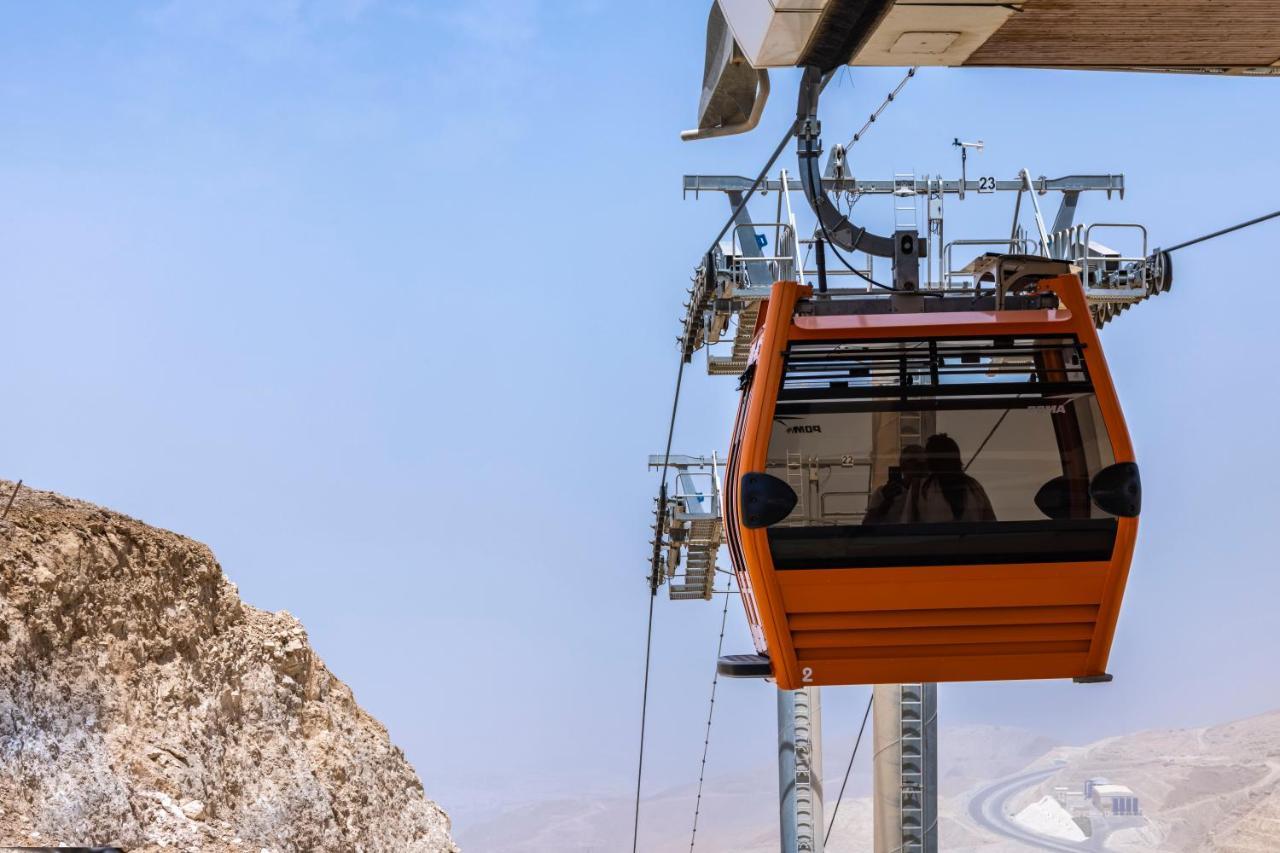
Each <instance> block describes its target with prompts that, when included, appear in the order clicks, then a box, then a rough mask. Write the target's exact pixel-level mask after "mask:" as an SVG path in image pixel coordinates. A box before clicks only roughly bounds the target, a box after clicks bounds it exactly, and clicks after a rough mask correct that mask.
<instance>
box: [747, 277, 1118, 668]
mask: <svg viewBox="0 0 1280 853" xmlns="http://www.w3.org/2000/svg"><path fill="white" fill-rule="evenodd" d="M1040 288H1041V289H1042V290H1047V291H1052V292H1054V293H1055V294H1057V296H1058V298H1059V304H1060V307H1059V308H1057V309H1049V310H1018V311H998V312H997V311H990V312H979V311H974V312H948V313H942V312H940V313H932V314H876V315H852V316H818V317H810V316H804V317H797V316H795V307H796V303H797V301H798V300H799V299H801V298H803V297H805V296H808V295H809V294H810V288H808V287H805V286H802V285H799V284H797V283H795V282H779V283H777V284H775V285H774V287H773V291H772V293H771V295H770V298H769V300H768V302H767V304H766V305H765V306H764V308H763V309H762V311H761V317H762V322H761V323H760V325H759V327H758V329H757V333H756V340H755V343H754V345H753V348H752V353H751V360H750V363H751V364H753V365H754V370H755V372H754V376H753V377H752V379H751V383H750V386H749V387H748V388H747V389H746V390H745V391H744V392H743V399H742V401H741V405H740V409H739V413H738V422H737V424H736V425H735V435H734V440H733V450H732V451H731V458H730V464H729V468H728V473H729V475H730V477H731V478H732V479H731V481H730V482H727V483H726V484H725V491H726V494H727V496H728V497H729V499H728V500H727V501H726V503H725V511H726V519H725V523H726V528H727V529H728V531H729V538H730V544H731V550H733V552H734V563H735V568H736V571H737V575H738V581H739V586H740V589H741V590H742V597H743V603H744V605H745V607H746V611H747V616H748V621H749V622H750V623H751V627H752V633H753V635H754V636H755V640H756V645H757V649H758V650H759V651H760V652H761V653H762V654H767V655H768V656H769V658H770V662H771V664H772V667H773V674H774V677H775V679H776V680H777V684H778V687H779V688H782V689H788V690H790V689H796V688H799V687H802V686H805V685H806V684H818V685H823V684H869V683H898V682H916V681H985V680H1005V679H1022V678H1069V677H1089V676H1098V675H1101V674H1103V673H1104V672H1105V669H1106V665H1107V660H1108V657H1109V656H1110V652H1111V644H1112V640H1113V637H1114V634H1115V626H1116V621H1117V619H1118V617H1119V612H1120V603H1121V599H1122V597H1123V594H1124V588H1125V583H1126V580H1127V578H1128V572H1129V563H1130V561H1131V559H1132V556H1133V549H1134V543H1135V540H1136V536H1137V526H1138V525H1137V519H1134V518H1121V519H1118V529H1117V533H1116V540H1115V547H1114V550H1113V552H1112V556H1111V559H1110V560H1109V561H1105V562H1087V563H1034V564H1015V565H968V566H966V565H961V566H919V567H906V568H898V567H895V568H891V569H858V570H845V569H809V570H804V569H801V570H788V571H786V572H778V571H776V570H775V569H774V567H773V561H772V557H771V554H770V550H769V543H768V537H767V532H766V531H765V530H763V529H756V530H753V529H748V528H746V527H743V526H742V525H741V523H740V520H739V518H738V509H737V503H738V502H737V500H736V495H737V490H738V481H739V480H740V478H741V476H742V475H743V474H744V473H746V472H749V471H764V469H765V459H766V452H767V450H768V445H769V440H770V436H771V433H772V423H773V415H774V408H775V405H776V402H777V394H778V388H779V386H780V384H781V373H782V369H783V354H784V353H785V351H786V349H787V345H788V343H789V342H791V341H819V340H850V339H858V338H876V339H881V340H883V339H886V338H903V339H908V340H910V339H919V338H928V337H937V336H944V335H945V336H947V337H963V336H987V335H992V336H994V335H1001V336H1007V335H1013V336H1038V335H1064V334H1072V335H1075V336H1076V337H1077V338H1078V339H1079V341H1080V342H1081V343H1082V344H1084V347H1083V352H1084V358H1085V363H1086V366H1087V368H1088V370H1089V375H1090V377H1091V379H1092V381H1093V384H1094V390H1095V394H1096V397H1097V400H1098V406H1099V409H1100V410H1101V412H1102V417H1103V420H1104V422H1105V424H1106V427H1107V434H1108V436H1109V438H1110V441H1111V445H1112V450H1113V453H1114V456H1115V461H1116V462H1132V461H1134V455H1133V446H1132V443H1131V442H1130V439H1129V431H1128V428H1127V427H1126V426H1125V422H1124V415H1123V414H1122V412H1121V409H1120V403H1119V400H1118V399H1117V397H1116V393H1115V387H1114V385H1113V384H1112V381H1111V375H1110V372H1109V371H1108V370H1107V365H1106V361H1105V359H1104V358H1103V355H1102V348H1101V345H1100V343H1099V340H1098V334H1097V330H1096V329H1095V328H1094V326H1093V322H1092V318H1091V315H1090V312H1089V308H1088V305H1087V303H1086V302H1085V297H1084V293H1083V291H1082V289H1081V285H1080V281H1079V279H1078V278H1077V277H1075V276H1060V277H1057V278H1052V279H1048V280H1046V281H1044V282H1042V283H1041V284H1040ZM975 620H976V623H975ZM983 622H988V623H990V624H982V623H983ZM1032 623H1034V624H1032ZM868 630H870V631H873V632H874V631H881V632H882V633H881V634H879V635H877V634H875V633H870V634H869V633H867V631H868ZM851 631H853V632H856V633H855V634H853V635H854V636H858V637H861V638H875V637H877V636H878V637H879V638H880V639H881V641H882V642H884V641H885V639H884V638H885V637H896V636H902V635H903V631H910V632H911V635H910V636H911V639H910V640H909V641H907V642H909V643H910V644H911V645H900V646H885V645H874V644H869V645H867V646H865V647H858V648H850V647H849V642H848V639H847V638H848V637H849V636H851V634H850V632H851ZM797 633H799V634H801V636H802V637H803V646H802V647H801V648H797V643H796V638H795V635H796V634H797ZM1020 636H1026V637H1027V638H1028V642H1027V644H1026V648H1027V650H1026V652H1025V653H1017V652H1011V651H1010V649H1016V648H1018V642H1019V637H1020ZM842 638H843V639H842ZM1032 640H1034V642H1033V641H1032ZM1086 642H1087V648H1085V644H1086ZM930 643H942V644H945V648H946V653H945V654H932V653H930V652H928V651H927V649H928V648H930V645H929V644H930ZM842 646H843V647H842ZM933 648H938V646H936V645H935V646H933Z"/></svg>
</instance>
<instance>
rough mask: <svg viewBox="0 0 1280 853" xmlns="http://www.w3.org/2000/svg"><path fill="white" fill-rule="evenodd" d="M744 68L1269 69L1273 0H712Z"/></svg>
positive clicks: (1277, 53) (1277, 28)
mask: <svg viewBox="0 0 1280 853" xmlns="http://www.w3.org/2000/svg"><path fill="white" fill-rule="evenodd" d="M718 2H719V4H720V7H721V9H722V10H723V12H724V16H725V19H726V20H727V22H728V25H729V27H730V28H731V29H732V31H733V34H734V37H735V39H736V40H737V43H738V45H739V46H740V47H741V50H742V53H743V54H744V56H745V58H746V60H747V61H748V62H749V63H750V64H751V65H752V66H754V67H755V68H769V67H786V66H794V65H812V64H817V65H825V66H827V67H833V66H834V65H838V64H845V63H847V64H850V65H863V66H873V65H893V66H903V65H937V66H952V67H960V66H981V67H994V66H1003V67H1017V68H1095V69H1135V70H1159V71H1191V72H1209V73H1236V74H1260V75H1270V74H1276V75H1280V14H1278V13H1277V3H1276V0H1023V2H1012V3H1008V2H1004V3H1002V2H994V0H718Z"/></svg>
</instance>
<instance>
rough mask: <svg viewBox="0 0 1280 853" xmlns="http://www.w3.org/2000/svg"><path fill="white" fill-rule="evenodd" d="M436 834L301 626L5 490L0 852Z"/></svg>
mask: <svg viewBox="0 0 1280 853" xmlns="http://www.w3.org/2000/svg"><path fill="white" fill-rule="evenodd" d="M12 489H13V484H12V483H4V482H0V494H2V495H3V496H4V497H3V500H0V509H3V506H4V503H5V501H7V500H8V497H9V494H10V492H11V491H12ZM449 830H450V827H449V820H448V818H447V817H446V815H445V814H444V812H443V811H442V810H441V809H440V808H439V807H438V806H436V804H435V803H433V802H431V801H430V800H429V799H427V797H426V796H425V794H424V793H423V788H422V784H421V783H420V782H419V780H418V777H417V774H415V772H414V770H413V768H412V767H410V765H409V764H408V762H406V761H405V758H404V755H403V754H402V753H401V752H400V750H399V749H397V748H396V747H394V746H393V745H392V744H391V742H390V740H389V738H388V736H387V732H386V730H385V729H384V728H383V727H382V726H381V725H380V724H379V723H378V721H377V720H375V719H373V718H372V717H371V716H369V715H368V714H367V713H365V712H364V711H363V710H362V709H361V708H360V707H359V705H357V704H356V701H355V698H354V697H353V696H352V693H351V690H350V689H349V688H348V687H347V686H346V685H345V684H343V683H342V682H341V681H339V680H338V679H337V678H335V677H334V676H333V675H332V674H331V673H330V672H329V671H328V670H327V669H326V668H325V666H324V664H323V663H322V662H321V661H320V659H319V658H318V657H317V656H316V654H315V652H314V651H312V649H311V647H310V645H309V644H308V642H307V636H306V633H305V631H304V630H303V628H302V625H301V624H299V623H298V621H297V620H296V619H294V618H293V617H292V616H290V615H289V614H288V613H285V612H280V613H267V612H264V611H261V610H257V609H255V608H253V607H250V606H248V605H246V604H244V603H242V602H241V601H240V598H239V596H238V594H237V591H236V588H235V586H234V585H233V584H231V583H230V582H228V581H227V579H226V578H225V577H224V576H223V574H222V570H221V568H220V567H219V565H218V563H217V561H216V560H215V559H214V556H213V554H212V553H211V552H210V551H209V549H208V548H206V547H205V546H204V545H201V544H199V543H197V542H193V541H191V540H189V539H185V538H183V537H181V536H178V535H176V534H173V533H169V532H167V531H163V530H157V529H155V528H152V527H148V526H147V525H145V524H142V523H140V522H138V521H135V520H134V519H131V518H127V517H125V516H122V515H119V514H117V513H113V512H110V511H108V510H105V509H102V508H100V507H96V506H93V505H90V504H87V503H84V502H81V501H76V500H70V499H67V498H63V497H61V496H59V495H56V494H52V493H49V492H39V491H32V490H29V489H27V488H26V487H23V488H22V489H21V490H19V492H18V495H17V499H16V501H15V502H14V504H13V506H12V508H11V509H10V511H9V513H8V515H7V517H6V518H5V519H4V520H3V521H0V846H3V845H7V844H14V845H17V844H27V845H32V846H37V845H40V846H43V845H56V844H61V845H107V844H114V845H119V846H122V847H126V848H128V849H129V850H131V851H132V850H147V851H156V850H160V849H162V848H166V847H167V848H169V849H179V850H211V851H230V850H236V851H245V850H252V851H255V853H256V851H258V850H261V849H264V848H265V849H268V850H271V851H280V853H283V851H307V853H311V851H366V853H374V851H384V850H385V851H391V850H395V851H404V850H408V851H419V853H435V852H436V851H454V850H456V847H455V846H454V844H453V842H452V841H451V839H450V835H449Z"/></svg>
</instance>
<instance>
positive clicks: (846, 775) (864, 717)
mask: <svg viewBox="0 0 1280 853" xmlns="http://www.w3.org/2000/svg"><path fill="white" fill-rule="evenodd" d="M875 698H876V694H875V692H874V690H873V691H872V693H871V695H870V696H869V697H868V698H867V710H866V711H864V712H863V714H862V725H861V726H859V727H858V739H857V740H855V741H854V742H853V754H852V755H850V756H849V766H848V767H846V768H845V769H844V781H843V782H841V783H840V796H838V797H836V807H835V808H834V809H832V810H831V822H830V823H828V824H827V834H826V835H824V836H822V846H824V847H825V846H826V845H827V842H828V841H830V840H831V830H832V829H833V828H834V827H835V825H836V814H837V813H838V812H839V811H840V801H841V800H843V799H844V788H845V785H848V784H849V773H850V772H851V771H852V770H853V760H854V759H855V758H857V757H858V745H859V744H861V743H862V733H863V732H864V731H865V730H866V728H867V717H870V716H871V703H872V702H873V701H875Z"/></svg>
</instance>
